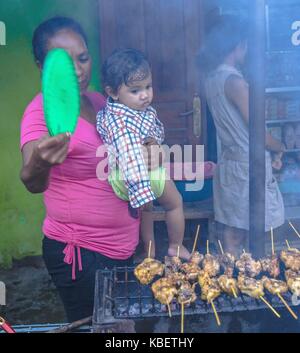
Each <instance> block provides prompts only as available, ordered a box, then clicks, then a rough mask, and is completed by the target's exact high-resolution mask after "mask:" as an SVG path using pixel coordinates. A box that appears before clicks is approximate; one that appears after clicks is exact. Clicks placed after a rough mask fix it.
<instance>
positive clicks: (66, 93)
mask: <svg viewBox="0 0 300 353" xmlns="http://www.w3.org/2000/svg"><path fill="white" fill-rule="evenodd" d="M42 93H43V104H44V113H45V120H46V125H47V128H48V131H49V134H50V135H51V136H55V135H57V134H61V133H66V132H70V133H73V132H74V131H75V128H76V125H77V121H78V116H79V114H80V93H79V85H78V80H77V76H76V72H75V68H74V64H73V60H72V58H71V57H70V56H69V54H68V53H67V52H66V51H65V50H64V49H59V48H57V49H52V50H51V51H49V53H48V54H47V56H46V59H45V64H44V67H43V74H42Z"/></svg>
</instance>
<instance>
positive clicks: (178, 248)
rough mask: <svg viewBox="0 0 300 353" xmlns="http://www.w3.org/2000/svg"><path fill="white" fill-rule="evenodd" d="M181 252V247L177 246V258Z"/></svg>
mask: <svg viewBox="0 0 300 353" xmlns="http://www.w3.org/2000/svg"><path fill="white" fill-rule="evenodd" d="M179 250H180V246H179V245H178V246H177V257H179Z"/></svg>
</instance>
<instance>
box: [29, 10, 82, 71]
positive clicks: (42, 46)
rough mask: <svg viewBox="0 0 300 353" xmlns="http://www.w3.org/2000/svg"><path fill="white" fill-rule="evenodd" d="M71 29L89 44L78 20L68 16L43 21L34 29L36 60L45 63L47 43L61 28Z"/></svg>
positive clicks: (33, 47) (33, 39)
mask: <svg viewBox="0 0 300 353" xmlns="http://www.w3.org/2000/svg"><path fill="white" fill-rule="evenodd" d="M64 29H69V30H71V31H73V32H75V33H77V34H79V35H80V36H81V37H82V39H83V40H84V42H85V44H86V45H87V37H86V34H85V33H84V31H83V29H82V27H81V26H80V24H79V23H78V22H76V21H75V20H73V19H72V18H68V17H61V16H57V17H52V18H50V19H49V20H47V21H45V22H42V23H41V24H40V25H39V26H38V27H37V28H36V29H35V31H34V33H33V37H32V49H33V55H34V58H35V60H36V61H38V62H39V63H40V64H41V65H43V63H44V60H45V57H46V54H47V43H48V40H49V39H51V38H52V37H53V36H55V34H56V33H57V32H59V31H61V30H64Z"/></svg>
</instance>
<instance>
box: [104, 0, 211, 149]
mask: <svg viewBox="0 0 300 353" xmlns="http://www.w3.org/2000/svg"><path fill="white" fill-rule="evenodd" d="M99 11H100V38H101V39H100V40H101V43H100V50H101V51H100V53H101V58H102V60H103V59H105V58H106V57H107V56H108V55H109V54H110V53H111V52H112V51H113V50H114V49H116V48H119V47H131V48H136V49H140V50H141V51H143V52H145V53H146V54H147V56H148V59H149V62H150V64H151V67H152V75H153V89H154V102H153V106H154V107H155V108H156V109H157V111H158V115H159V118H160V120H161V121H162V122H163V123H164V125H165V132H166V140H165V142H166V143H167V144H169V145H174V144H179V145H183V144H192V145H195V144H205V138H206V129H205V125H206V124H205V119H204V109H203V106H204V104H202V114H201V117H200V119H201V131H198V132H197V131H196V129H195V127H194V124H195V121H193V114H192V113H190V114H185V113H186V112H192V110H193V97H194V94H195V93H198V94H200V92H199V89H198V86H199V82H198V81H199V73H198V72H197V67H196V66H197V65H196V59H195V57H196V54H197V51H198V50H199V47H200V45H201V40H202V33H203V30H202V28H203V14H202V0H99ZM194 102H195V101H194ZM196 103H197V102H196ZM199 115H200V114H199ZM198 118H199V116H198ZM196 123H197V122H196ZM197 135H198V136H197Z"/></svg>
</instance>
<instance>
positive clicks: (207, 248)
mask: <svg viewBox="0 0 300 353" xmlns="http://www.w3.org/2000/svg"><path fill="white" fill-rule="evenodd" d="M206 253H207V254H209V240H208V239H207V240H206Z"/></svg>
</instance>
